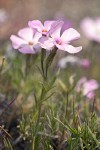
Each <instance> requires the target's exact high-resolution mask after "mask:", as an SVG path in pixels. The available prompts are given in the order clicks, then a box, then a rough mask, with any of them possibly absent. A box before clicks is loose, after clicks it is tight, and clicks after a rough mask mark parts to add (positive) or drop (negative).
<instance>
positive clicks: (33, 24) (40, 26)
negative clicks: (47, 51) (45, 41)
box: [28, 20, 44, 32]
mask: <svg viewBox="0 0 100 150" xmlns="http://www.w3.org/2000/svg"><path fill="white" fill-rule="evenodd" d="M28 25H29V27H31V28H34V29H37V31H39V32H42V29H43V28H44V27H43V24H42V23H41V21H39V20H33V21H29V22H28Z"/></svg>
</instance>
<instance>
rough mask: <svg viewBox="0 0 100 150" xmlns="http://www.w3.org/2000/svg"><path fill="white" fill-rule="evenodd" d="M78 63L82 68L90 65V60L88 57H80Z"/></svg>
mask: <svg viewBox="0 0 100 150" xmlns="http://www.w3.org/2000/svg"><path fill="white" fill-rule="evenodd" d="M80 65H81V66H82V67H83V68H84V69H88V68H89V67H90V61H89V60H88V59H86V58H85V59H80Z"/></svg>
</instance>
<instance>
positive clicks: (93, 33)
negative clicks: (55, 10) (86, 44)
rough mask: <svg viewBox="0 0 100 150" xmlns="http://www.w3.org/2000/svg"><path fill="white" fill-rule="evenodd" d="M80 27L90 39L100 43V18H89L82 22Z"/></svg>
mask: <svg viewBox="0 0 100 150" xmlns="http://www.w3.org/2000/svg"><path fill="white" fill-rule="evenodd" d="M80 27H81V29H82V30H83V33H84V34H85V36H86V37H87V38H88V39H90V40H92V41H96V42H100V17H98V18H95V19H92V18H89V17H87V18H85V19H83V20H82V21H81V24H80Z"/></svg>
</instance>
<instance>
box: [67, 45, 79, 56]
mask: <svg viewBox="0 0 100 150" xmlns="http://www.w3.org/2000/svg"><path fill="white" fill-rule="evenodd" d="M64 50H65V51H67V52H68V53H71V54H74V53H78V52H79V51H81V50H82V46H79V47H74V46H72V45H69V44H65V45H64Z"/></svg>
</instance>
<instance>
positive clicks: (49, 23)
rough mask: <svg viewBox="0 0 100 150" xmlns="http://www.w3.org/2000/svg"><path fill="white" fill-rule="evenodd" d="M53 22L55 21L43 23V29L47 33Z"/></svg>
mask: <svg viewBox="0 0 100 150" xmlns="http://www.w3.org/2000/svg"><path fill="white" fill-rule="evenodd" d="M54 22H55V21H45V22H44V28H45V29H46V30H47V31H49V30H50V28H51V26H52V24H53V23H54Z"/></svg>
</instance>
